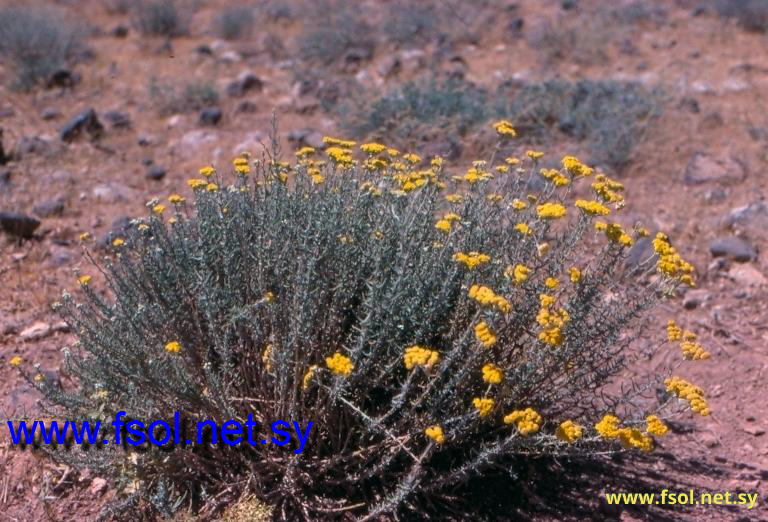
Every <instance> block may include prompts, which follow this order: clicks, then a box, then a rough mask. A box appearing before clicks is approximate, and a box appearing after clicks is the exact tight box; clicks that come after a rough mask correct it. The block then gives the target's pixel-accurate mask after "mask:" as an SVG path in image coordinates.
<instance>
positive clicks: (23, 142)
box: [16, 136, 50, 156]
mask: <svg viewBox="0 0 768 522" xmlns="http://www.w3.org/2000/svg"><path fill="white" fill-rule="evenodd" d="M49 150H50V143H48V141H46V140H44V139H43V138H39V137H37V136H31V137H30V136H22V137H21V139H20V140H19V144H18V145H16V154H17V155H19V156H28V155H32V154H43V153H47V152H48V151H49Z"/></svg>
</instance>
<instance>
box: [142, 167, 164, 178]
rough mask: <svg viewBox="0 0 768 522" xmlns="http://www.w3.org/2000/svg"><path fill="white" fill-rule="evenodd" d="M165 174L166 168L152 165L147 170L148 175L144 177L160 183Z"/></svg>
mask: <svg viewBox="0 0 768 522" xmlns="http://www.w3.org/2000/svg"><path fill="white" fill-rule="evenodd" d="M165 174H166V171H165V167H162V166H160V165H151V166H150V167H149V168H148V169H147V173H146V174H145V175H144V177H145V178H147V179H151V180H154V181H160V180H161V179H163V178H164V177H165Z"/></svg>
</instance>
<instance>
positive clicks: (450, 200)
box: [445, 194, 464, 203]
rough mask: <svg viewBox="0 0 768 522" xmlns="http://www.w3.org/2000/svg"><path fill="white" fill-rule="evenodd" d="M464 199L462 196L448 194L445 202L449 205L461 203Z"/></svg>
mask: <svg viewBox="0 0 768 522" xmlns="http://www.w3.org/2000/svg"><path fill="white" fill-rule="evenodd" d="M462 199H464V197H463V196H462V195H461V194H447V195H446V196H445V200H446V201H447V202H448V203H460V202H461V200H462Z"/></svg>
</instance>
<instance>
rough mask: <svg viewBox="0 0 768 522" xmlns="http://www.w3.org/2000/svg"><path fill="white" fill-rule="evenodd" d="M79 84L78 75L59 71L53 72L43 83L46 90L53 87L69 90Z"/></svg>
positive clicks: (68, 71)
mask: <svg viewBox="0 0 768 522" xmlns="http://www.w3.org/2000/svg"><path fill="white" fill-rule="evenodd" d="M79 82H80V75H79V74H77V73H75V72H73V71H71V70H69V69H59V70H57V71H54V72H53V74H51V75H50V76H49V77H48V80H47V81H46V83H45V87H46V88H47V89H53V88H54V87H60V88H62V89H71V88H73V87H74V86H75V85H77V84H78V83H79Z"/></svg>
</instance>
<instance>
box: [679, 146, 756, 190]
mask: <svg viewBox="0 0 768 522" xmlns="http://www.w3.org/2000/svg"><path fill="white" fill-rule="evenodd" d="M746 176H747V171H746V168H745V167H744V165H743V164H742V163H741V162H739V161H737V160H735V159H734V158H731V157H729V156H726V157H713V156H710V155H708V154H704V153H701V152H697V153H695V154H694V155H693V157H692V158H691V159H690V161H689V162H688V165H687V166H686V167H685V171H684V172H683V182H685V184H687V185H700V184H703V183H712V182H717V183H721V184H733V183H738V182H740V181H743V180H744V178H746Z"/></svg>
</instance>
